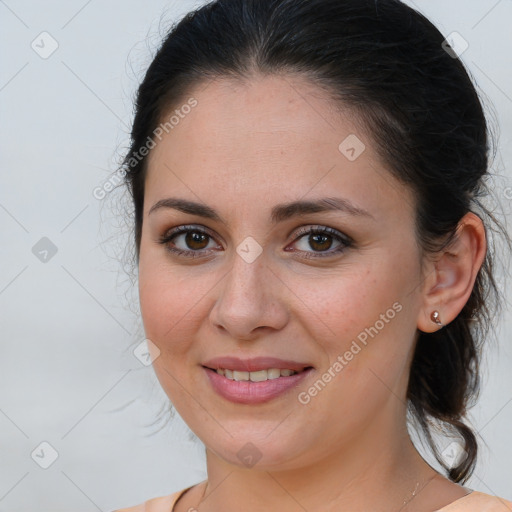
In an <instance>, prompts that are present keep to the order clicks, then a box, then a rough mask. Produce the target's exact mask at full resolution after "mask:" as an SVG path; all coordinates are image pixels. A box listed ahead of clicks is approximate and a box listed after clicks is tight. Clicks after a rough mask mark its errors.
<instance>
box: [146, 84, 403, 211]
mask: <svg viewBox="0 0 512 512" xmlns="http://www.w3.org/2000/svg"><path fill="white" fill-rule="evenodd" d="M185 105H195V106H194V107H193V108H188V107H187V108H185V107H184V106H185ZM173 114H174V117H175V119H174V123H173V126H172V129H169V128H168V130H166V131H164V132H163V134H162V136H161V140H160V141H158V140H157V139H155V142H157V144H156V146H155V147H154V148H153V149H152V150H151V153H150V155H149V162H148V174H147V179H146V192H147V195H149V196H151V198H152V199H156V200H157V199H160V198H161V197H159V194H160V195H161V193H162V192H163V191H165V190H168V191H173V192H175V191H176V190H180V191H183V192H184V193H186V195H187V196H188V197H190V195H191V193H192V194H195V195H197V196H198V197H201V198H202V199H203V200H204V202H209V201H207V199H208V198H209V197H211V196H212V191H215V193H216V195H217V196H218V197H224V198H225V197H226V196H230V198H231V200H235V198H239V200H242V199H244V198H245V199H246V200H247V201H253V200H254V198H255V197H258V198H259V199H258V200H259V201H264V200H265V198H269V197H271V196H273V195H281V196H286V197H287V198H289V199H298V198H301V197H303V196H305V195H326V194H327V195H329V194H330V195H332V194H333V192H334V191H336V190H337V191H340V193H341V192H343V193H344V195H345V196H351V197H352V199H353V200H354V202H356V203H357V202H358V200H363V198H364V197H363V196H366V198H367V199H366V200H367V201H368V200H369V201H370V202H371V201H373V202H375V203H378V202H379V201H378V200H379V198H380V199H381V202H382V203H383V204H382V207H383V208H385V207H386V205H385V204H384V203H385V202H386V201H382V199H384V197H388V198H389V200H390V203H391V202H392V201H393V200H395V201H396V200H397V199H400V198H401V202H403V200H404V195H403V193H404V190H403V186H402V185H401V184H400V183H398V182H397V181H396V180H395V179H394V178H393V177H392V176H391V174H390V173H389V172H388V171H387V170H385V169H384V166H383V163H382V162H381V161H380V159H379V157H378V156H377V154H376V152H375V150H374V145H373V143H372V141H371V140H370V139H369V137H368V136H367V135H366V134H365V132H364V131H363V130H362V129H361V127H360V126H359V123H358V122H357V119H356V118H355V116H354V115H353V114H351V112H350V111H349V110H348V109H345V110H343V109H341V108H340V107H339V104H336V103H334V101H333V100H332V99H331V98H330V97H329V96H328V95H327V93H326V92H325V91H324V90H322V89H321V88H319V87H318V86H316V85H315V84H312V83H310V82H308V81H307V80H306V79H301V78H297V77H296V76H265V77H262V76H258V77H256V78H254V79H253V80H250V81H245V82H243V83H242V82H239V81H234V80H228V79H221V80H215V81H212V82H208V83H203V84H200V85H198V86H197V87H195V88H194V89H193V90H191V93H190V95H189V96H185V97H184V99H183V100H182V103H181V104H178V105H173V109H172V111H171V112H169V115H168V116H167V119H168V118H169V117H170V116H171V115H173ZM165 119H166V116H164V121H165ZM167 132H168V133H167ZM347 149H348V150H349V152H348V153H347ZM354 156H355V157H356V158H354ZM387 188H388V189H389V190H386V189H387ZM383 191H384V192H386V194H385V196H384V197H383V195H382V192H383ZM393 192H394V193H395V194H396V197H392V196H393ZM173 195H175V194H173ZM205 195H206V197H205ZM149 206H150V205H149ZM149 206H147V208H149ZM147 208H146V210H147ZM375 208H376V210H375ZM378 208H379V205H378V204H376V205H375V206H374V211H375V213H376V214H377V215H378V214H379V211H378Z"/></svg>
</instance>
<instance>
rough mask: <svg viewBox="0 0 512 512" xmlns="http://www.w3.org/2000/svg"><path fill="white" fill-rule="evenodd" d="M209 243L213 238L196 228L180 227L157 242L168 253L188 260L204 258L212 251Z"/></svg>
mask: <svg viewBox="0 0 512 512" xmlns="http://www.w3.org/2000/svg"><path fill="white" fill-rule="evenodd" d="M210 241H213V237H212V236H211V235H210V234H209V233H207V232H206V231H205V230H204V229H202V228H199V227H197V226H180V227H178V228H176V229H173V230H171V231H168V232H167V233H166V234H165V235H164V236H162V237H161V238H160V240H159V242H160V243H161V244H163V245H164V246H165V247H166V249H167V250H168V251H169V252H171V253H173V254H176V255H179V256H187V257H190V258H197V257H199V256H204V255H205V254H206V253H208V252H209V251H210V250H211V249H213V247H215V246H213V247H209V242H210Z"/></svg>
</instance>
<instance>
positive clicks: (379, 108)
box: [123, 0, 510, 482]
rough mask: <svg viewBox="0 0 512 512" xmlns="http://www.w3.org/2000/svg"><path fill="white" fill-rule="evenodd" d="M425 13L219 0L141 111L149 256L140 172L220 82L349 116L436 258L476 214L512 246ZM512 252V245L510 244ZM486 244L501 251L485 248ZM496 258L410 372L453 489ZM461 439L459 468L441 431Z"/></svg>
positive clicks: (460, 88)
mask: <svg viewBox="0 0 512 512" xmlns="http://www.w3.org/2000/svg"><path fill="white" fill-rule="evenodd" d="M444 40H445V38H444V37H443V35H442V34H441V33H440V32H439V30H438V29H437V28H436V27H435V26H434V25H433V24H432V23H431V22H430V21H428V20H427V19H426V18H425V17H424V16H423V15H422V14H420V13H419V12H417V11H415V10H414V9H412V8H410V7H408V6H407V5H405V4H403V3H402V2H400V1H398V0H218V1H213V2H210V3H208V4H206V5H204V6H203V7H201V8H200V9H197V10H196V11H193V12H190V13H189V14H187V15H186V16H185V17H184V18H183V19H182V20H181V21H179V22H178V23H176V24H175V25H174V26H173V27H172V29H171V30H170V31H169V33H168V35H167V36H166V38H165V40H164V41H163V43H162V45H161V46H160V48H159V50H158V52H157V53H156V56H155V57H154V59H153V61H152V63H151V65H150V66H149V68H148V70H147V72H146V75H145V77H144V80H143V81H142V83H141V85H140V87H139V89H138V93H137V99H136V110H135V118H134V122H133V127H132V133H131V147H130V150H129V152H128V153H127V155H126V158H125V160H124V162H123V168H124V169H125V171H126V183H127V185H128V189H129V191H130V193H131V197H132V199H133V207H134V221H135V233H134V235H135V237H134V238H135V246H136V258H137V261H138V254H139V249H140V238H141V230H142V212H143V203H144V183H145V175H146V165H147V158H146V157H144V158H140V159H136V160H134V158H133V157H134V155H135V154H137V155H138V154H139V149H140V148H141V147H143V146H144V145H146V144H147V141H148V140H149V139H148V138H151V137H152V134H154V133H155V130H156V129H157V127H158V125H159V123H160V122H161V120H162V119H163V117H164V115H166V114H168V113H169V111H170V110H171V109H172V108H173V107H176V106H177V105H178V104H179V103H180V101H183V99H184V98H186V97H187V94H190V91H191V89H192V88H193V87H194V86H196V85H198V84H201V83H206V82H207V80H209V79H213V78H219V77H220V78H222V77H229V78H238V79H240V80H247V81H250V80H251V76H253V75H254V74H255V73H260V74H277V73H281V74H285V73H298V74H300V75H302V76H304V77H307V78H309V79H310V80H311V81H312V82H314V83H316V84H318V85H319V86H321V87H323V88H324V89H325V90H327V91H329V93H330V95H331V97H332V98H333V101H335V102H339V103H338V104H340V105H345V106H348V107H349V108H351V109H352V110H353V111H354V112H355V113H356V115H357V118H358V119H359V120H361V121H362V123H363V125H364V126H365V127H366V129H367V130H368V132H369V133H370V134H371V136H372V138H373V140H374V142H375V145H376V147H377V149H378V151H379V153H380V155H381V157H382V159H383V161H384V162H385V163H386V164H387V166H388V169H389V170H390V172H391V173H392V174H393V175H394V176H395V177H396V178H398V179H399V180H400V181H401V182H403V183H405V184H407V185H408V186H409V187H410V188H411V190H412V191H413V192H414V195H415V197H416V205H415V207H416V234H417V239H418V243H419V245H420V247H421V248H422V250H423V252H424V253H425V254H427V253H435V252H436V251H439V250H440V249H442V248H444V247H446V246H447V245H448V244H449V243H450V241H452V240H453V238H454V237H455V236H456V228H457V225H458V223H459V221H460V220H461V218H462V217H463V216H464V215H465V214H466V213H467V212H469V211H474V212H475V213H477V214H478V215H480V217H481V218H485V219H486V220H487V222H485V224H486V233H487V234H488V235H489V234H490V230H489V226H490V225H491V223H492V224H493V225H494V226H495V227H496V229H495V230H494V231H495V232H501V233H502V234H503V235H504V236H505V237H507V234H506V231H505V230H504V229H503V227H502V226H501V225H500V223H499V222H498V221H497V220H496V218H495V217H494V216H493V215H492V214H491V213H490V212H489V211H488V210H487V209H486V208H485V207H484V206H483V204H482V202H481V201H480V198H481V197H482V196H484V195H486V193H488V191H487V188H486V185H485V177H486V175H487V174H488V166H489V162H488V157H489V152H490V144H489V130H488V126H487V122H486V118H485V116H484V112H483V108H482V104H481V102H480V100H479V97H478V94H477V92H476V89H475V86H474V85H473V83H472V80H471V79H470V77H469V75H468V72H467V71H466V69H465V67H464V65H463V64H462V62H461V61H460V59H459V58H456V55H454V54H453V52H450V51H447V50H449V48H447V47H446V44H445V43H444ZM507 241H508V242H509V245H510V240H509V239H508V238H507ZM488 242H489V243H490V242H491V239H490V237H489V236H488ZM493 261H494V260H493V250H492V244H490V245H489V250H488V252H487V255H486V258H485V261H484V263H483V266H482V267H481V269H480V271H479V272H478V275H477V277H476V282H475V285H474V289H473V291H472V294H471V296H470V298H469V300H468V302H467V304H466V305H465V307H464V308H463V309H462V311H461V312H460V314H459V315H458V316H457V318H456V319H455V320H454V321H453V322H451V323H450V324H449V325H447V326H446V327H444V328H443V329H441V330H439V331H437V332H435V333H432V334H427V333H423V332H420V333H419V339H418V342H417V345H416V348H415V354H414V359H413V362H412V365H411V370H410V379H409V386H408V392H407V397H408V402H409V411H410V412H411V413H412V415H413V417H414V418H415V419H416V420H417V421H418V423H419V425H420V427H421V431H422V432H423V433H424V434H425V436H426V439H427V440H428V442H429V444H430V446H431V448H432V451H433V453H434V455H435V457H436V458H437V460H438V462H439V463H440V464H441V465H442V466H443V467H444V468H445V469H446V470H447V473H448V476H449V477H450V478H451V479H452V480H453V481H455V482H464V481H466V480H467V479H468V478H469V476H470V475H471V473H472V471H473V469H474V465H475V462H476V456H477V441H476V437H475V434H474V432H473V431H472V429H471V428H470V427H469V426H468V425H467V424H466V423H465V422H464V420H463V418H464V416H465V414H466V411H467V408H468V406H469V405H470V402H471V400H472V399H475V398H476V397H477V394H478V390H479V360H480V351H481V347H482V344H483V342H484V340H485V339H486V338H487V334H488V331H489V327H490V325H491V320H495V316H494V315H496V314H497V312H498V309H499V305H500V300H501V299H500V293H499V289H498V287H497V285H496V282H495V278H494V271H493ZM436 423H437V424H438V425H441V426H443V428H444V431H445V433H454V434H456V435H457V436H458V437H460V438H461V440H462V443H463V446H464V448H465V454H464V457H463V458H462V460H461V461H460V462H459V464H458V465H457V466H456V467H453V468H449V467H448V465H447V464H446V462H445V461H444V460H443V458H442V456H441V454H440V453H439V448H438V447H437V445H436V442H435V441H434V438H433V436H432V432H433V426H434V425H435V424H436Z"/></svg>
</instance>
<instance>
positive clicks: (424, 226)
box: [123, 0, 512, 512]
mask: <svg viewBox="0 0 512 512" xmlns="http://www.w3.org/2000/svg"><path fill="white" fill-rule="evenodd" d="M487 157H488V139H487V127H486V120H485V117H484V113H483V111H482V106H481V103H480V101H479V99H478V96H477V94H476V92H475V88H474V86H473V84H472V82H471V80H470V78H469V77H468V74H467V72H466V70H465V68H464V67H463V65H462V63H461V62H460V60H459V59H458V58H457V55H456V49H455V48H453V47H450V46H448V45H447V44H446V42H445V38H444V36H442V35H441V33H440V32H439V31H438V30H437V29H436V28H435V27H434V26H433V25H432V24H431V23H430V22H429V21H428V20H427V19H425V18H424V17H423V16H422V15H421V14H419V13H417V12H416V11H414V10H413V9H411V8H409V7H407V6H406V5H404V4H402V3H401V2H399V1H398V0H381V1H375V0H371V1H370V0H218V1H216V2H212V3H210V4H208V5H206V6H204V7H202V8H201V9H199V10H197V11H196V12H193V13H190V14H189V15H187V16H186V17H185V18H184V19H183V20H182V21H181V22H180V23H179V24H177V26H175V27H174V28H173V30H172V31H171V32H170V34H169V35H168V37H167V38H166V40H165V41H164V43H163V44H162V46H161V48H160V49H159V51H158V53H157V55H156V56H155V58H154V60H153V62H152V64H151V66H150V67H149V69H148V71H147V74H146V76H145V78H144V81H143V83H142V84H141V86H140V88H139V91H138V96H137V102H136V115H135V119H134V124H133V130H132V145H131V148H130V151H129V153H128V155H127V156H126V159H125V162H124V169H125V171H126V180H127V184H128V186H129V189H130V192H131V194H132V197H133V202H134V216H135V244H136V256H137V262H138V268H139V291H140V304H141V312H142V319H143V323H144V329H145V332H146V336H147V338H148V340H150V341H149V342H148V345H149V347H150V351H151V354H152V360H153V365H154V369H155V372H156V375H157V377H158V379H159V382H160V383H161V385H162V387H163V389H164V390H165V392H166V394H167V395H168V396H169V399H170V401H171V402H172V404H173V406H174V407H175V408H176V410H177V411H178V412H179V413H180V415H181V416H182V417H183V419H184V420H185V421H186V423H187V424H188V425H189V427H190V428H191V430H192V431H193V432H194V433H195V434H196V435H197V436H198V437H199V438H200V439H201V441H202V442H203V443H204V444H205V447H206V455H207V474H208V478H207V480H205V481H204V482H201V483H198V484H197V485H194V486H191V487H189V488H187V489H183V490H181V491H179V492H175V493H173V494H171V495H169V496H165V497H158V498H154V499H152V500H148V501H147V502H146V503H145V504H141V505H139V506H137V507H132V508H129V509H123V510H129V511H139V510H140V511H142V510H147V511H149V510H150V511H155V512H157V511H158V512H163V511H166V512H168V511H170V510H173V511H175V512H185V511H194V510H199V511H201V512H213V511H223V512H230V511H234V510H240V509H241V507H243V510H244V511H245V512H253V511H260V510H265V511H278V510H279V511H281V510H286V511H295V510H297V511H304V510H307V511H308V512H320V511H321V512H331V511H340V510H343V511H351V512H354V511H370V510H371V511H372V512H376V511H383V512H384V511H394V510H401V511H414V512H432V511H441V510H442V511H443V512H457V511H468V512H469V511H481V510H488V511H495V512H498V511H500V512H501V511H503V512H505V511H507V510H512V502H510V501H507V500H505V499H503V498H496V497H493V496H490V495H487V494H484V493H481V492H477V491H472V490H471V489H469V488H465V487H463V486H462V485H461V484H462V483H464V482H465V481H466V480H467V479H468V478H469V476H470V475H471V473H472V470H473V468H474V465H475V462H476V455H477V442H476V437H475V433H474V432H473V431H472V430H471V428H470V427H469V426H468V425H466V423H465V422H464V416H465V413H466V408H467V406H468V403H469V401H470V400H471V399H472V398H474V397H475V395H476V392H477V389H478V361H479V350H480V346H481V344H482V343H483V341H484V337H485V332H486V331H485V328H486V327H488V325H489V320H490V319H491V308H490V299H491V298H492V296H493V295H492V294H491V295H489V292H492V293H494V294H495V296H499V292H498V290H497V288H496V285H495V282H494V276H493V273H492V260H491V256H490V254H491V251H490V250H489V244H490V240H488V239H487V237H486V233H487V232H488V227H489V224H490V223H491V222H492V221H493V219H492V217H491V216H490V215H488V213H487V212H486V210H485V208H484V207H483V206H482V204H481V202H480V201H479V200H478V198H479V197H480V196H481V195H482V192H483V189H484V183H483V178H484V177H485V176H486V174H487V171H488V159H487ZM408 412H409V413H410V417H408V416H407V413H408ZM408 420H410V422H413V421H414V424H415V425H416V426H417V427H418V429H419V431H420V432H422V433H423V435H424V436H425V437H426V439H427V441H428V442H429V443H430V445H431V448H432V451H433V453H434V455H435V456H436V458H437V460H438V462H439V464H440V466H441V468H442V470H441V471H438V470H436V469H434V468H433V467H432V466H431V465H429V464H428V463H427V462H426V461H425V460H424V459H423V458H422V457H421V456H420V455H419V453H418V451H417V450H416V448H415V447H414V445H413V443H412V442H411V439H410V436H409V432H408V429H407V425H408ZM435 424H437V425H439V426H440V427H442V429H443V431H444V432H446V433H448V434H451V435H455V436H456V439H458V441H456V442H455V441H453V439H451V438H445V439H443V440H442V442H441V444H439V443H437V444H436V442H435V438H434V434H435V431H434V428H433V427H434V425H435ZM443 443H444V444H443ZM444 472H446V475H445V474H442V473H444Z"/></svg>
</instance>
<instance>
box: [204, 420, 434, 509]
mask: <svg viewBox="0 0 512 512" xmlns="http://www.w3.org/2000/svg"><path fill="white" fill-rule="evenodd" d="M325 448H327V449H326V453H324V454H323V456H320V457H318V458H317V459H314V460H313V459H312V458H311V455H309V456H308V455H307V454H306V457H309V460H308V461H307V462H301V463H299V462H298V461H297V463H296V464H295V465H293V461H292V464H290V463H288V466H287V469H282V467H281V468H276V467H265V468H263V467H262V468H259V469H258V464H256V465H255V466H254V467H252V468H251V469H245V468H240V467H239V466H235V465H232V464H229V463H227V462H226V461H225V460H224V459H221V458H220V457H218V456H217V455H216V454H214V453H213V452H211V451H210V450H208V449H207V450H206V457H207V471H208V484H207V486H206V489H205V495H204V499H203V502H202V503H201V510H202V511H203V510H204V512H213V511H218V510H222V511H223V512H231V511H233V512H234V511H235V510H236V511H238V510H240V505H241V504H243V510H244V512H256V511H261V510H269V511H278V510H287V511H295V510H297V511H304V510H307V511H308V512H330V511H339V510H350V511H354V512H355V511H363V510H372V511H374V512H378V511H389V510H400V509H401V510H402V512H405V510H407V509H406V508H405V507H404V508H403V505H404V501H408V502H413V503H414V504H415V507H413V508H414V509H415V510H419V508H416V507H417V505H418V499H417V495H418V492H417V491H418V490H419V489H421V488H422V487H423V486H424V485H425V484H426V483H427V480H428V479H430V478H432V477H433V476H434V475H435V471H434V470H433V469H432V468H431V467H430V466H429V465H428V464H427V463H426V462H425V461H424V460H423V459H422V458H421V457H420V455H419V454H418V452H417V451H416V449H415V448H414V446H413V444H412V442H411V440H410V438H409V435H408V432H407V429H406V427H405V417H404V418H403V425H402V428H398V427H397V425H391V424H390V423H388V424H387V425H386V424H385V422H380V421H372V423H371V426H368V427H367V428H366V429H363V430H361V431H360V432H359V433H358V435H357V436H356V437H354V438H352V439H350V440H348V441H346V442H345V443H343V444H340V445H339V446H337V447H335V446H327V447H324V449H325ZM303 460H305V459H303ZM418 482H420V486H419V488H418V486H417V483H418ZM415 490H416V495H414V494H413V492H414V491H415Z"/></svg>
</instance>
